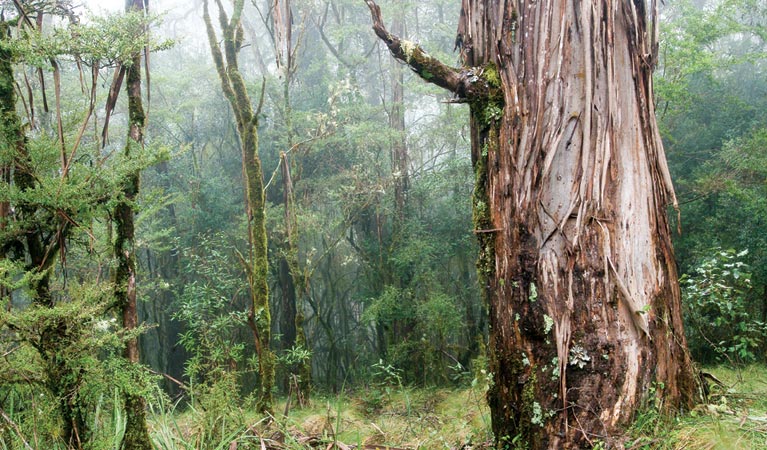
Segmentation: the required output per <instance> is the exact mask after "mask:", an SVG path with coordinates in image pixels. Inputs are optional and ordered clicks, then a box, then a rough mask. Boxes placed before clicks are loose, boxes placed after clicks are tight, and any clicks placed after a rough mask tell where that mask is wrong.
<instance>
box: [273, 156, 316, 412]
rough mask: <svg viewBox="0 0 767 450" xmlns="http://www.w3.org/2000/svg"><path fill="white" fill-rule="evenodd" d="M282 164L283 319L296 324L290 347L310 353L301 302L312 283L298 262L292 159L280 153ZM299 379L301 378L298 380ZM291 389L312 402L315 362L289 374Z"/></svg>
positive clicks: (289, 338) (291, 326) (300, 364)
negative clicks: (284, 288)
mask: <svg viewBox="0 0 767 450" xmlns="http://www.w3.org/2000/svg"><path fill="white" fill-rule="evenodd" d="M280 163H281V166H282V180H283V189H284V191H283V204H284V206H285V241H286V247H287V248H286V249H285V250H286V253H285V255H284V257H283V258H282V261H281V272H282V264H283V262H284V265H285V269H287V274H286V275H287V278H288V280H286V282H285V284H284V285H283V286H285V287H287V288H288V289H290V290H289V291H288V292H283V296H286V297H287V298H283V308H284V310H283V316H284V317H285V318H289V319H292V320H293V323H292V324H291V323H287V321H286V323H285V330H286V331H285V332H284V334H285V336H286V339H287V342H288V343H290V347H294V348H300V349H304V350H309V343H308V342H307V340H306V333H305V332H304V313H303V307H302V305H301V303H300V302H299V300H300V299H301V298H303V296H305V295H307V294H308V290H309V280H308V277H307V275H306V274H305V273H304V271H303V270H301V267H300V265H299V263H298V244H297V241H298V229H297V225H296V212H295V198H294V196H293V180H292V177H291V170H290V160H289V159H288V155H287V154H286V153H285V152H282V153H280ZM296 376H297V379H295V377H296ZM288 378H289V379H288V386H291V384H295V386H293V389H297V390H298V391H297V392H296V395H297V397H298V403H299V406H302V407H303V406H305V404H306V402H307V401H308V400H309V395H310V391H311V382H312V360H311V358H307V359H305V360H303V361H300V362H298V363H297V364H296V366H295V367H292V368H291V374H289V375H288Z"/></svg>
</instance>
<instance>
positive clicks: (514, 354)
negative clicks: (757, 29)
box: [367, 0, 698, 449]
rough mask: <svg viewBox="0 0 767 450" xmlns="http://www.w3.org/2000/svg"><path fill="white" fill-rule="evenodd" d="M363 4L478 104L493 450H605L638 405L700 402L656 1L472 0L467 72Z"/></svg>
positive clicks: (404, 51)
mask: <svg viewBox="0 0 767 450" xmlns="http://www.w3.org/2000/svg"><path fill="white" fill-rule="evenodd" d="M367 3H368V6H369V7H370V9H371V12H372V14H373V21H374V30H375V31H376V34H378V36H379V37H381V39H383V40H384V41H385V42H386V43H387V45H388V46H389V48H390V49H391V51H392V53H393V54H394V56H395V57H397V58H398V59H401V60H403V61H405V62H407V63H408V64H409V65H410V67H411V68H413V70H414V71H416V72H417V73H418V74H419V75H420V76H421V77H422V78H424V79H426V80H428V81H431V82H433V83H435V84H437V85H439V86H442V87H445V88H447V89H449V90H451V91H452V92H454V93H456V95H457V96H458V97H459V98H464V99H466V101H467V102H468V103H469V104H470V105H471V112H472V160H473V162H474V167H475V172H476V185H475V192H474V199H473V200H474V218H475V226H476V230H475V233H476V234H477V236H478V240H479V243H480V261H479V263H478V265H479V271H480V276H481V277H482V278H483V282H484V286H485V290H486V295H487V298H488V301H489V310H490V327H491V328H490V343H489V350H490V356H491V363H490V365H491V367H490V370H491V372H492V374H493V377H494V383H493V385H492V387H491V389H490V392H489V393H488V400H489V403H490V408H491V413H492V422H493V431H494V433H495V438H496V441H497V442H498V444H499V445H503V444H510V442H511V441H515V442H524V443H526V445H528V446H530V447H531V448H536V449H537V448H551V449H555V448H557V449H558V448H579V447H588V446H592V445H593V444H594V443H595V442H596V441H599V440H602V441H606V442H608V443H610V442H611V441H613V440H614V439H617V437H618V436H620V434H621V430H622V427H623V426H625V425H626V424H627V423H628V422H629V421H630V420H631V418H632V417H633V415H634V413H635V412H636V411H637V410H638V409H639V408H640V407H642V406H643V405H647V404H650V403H653V402H654V404H655V405H656V406H658V407H660V408H661V409H663V410H665V411H678V410H679V409H680V408H687V407H690V406H692V404H693V403H694V402H695V401H696V399H697V395H698V380H697V377H696V375H695V373H694V370H693V367H692V365H691V361H690V357H689V354H688V352H687V346H686V342H685V338H684V333H683V329H682V320H681V307H680V293H679V286H678V282H677V273H676V268H675V263H674V255H673V250H672V247H671V239H670V231H669V225H668V219H667V217H666V207H667V205H668V204H675V202H676V199H675V196H674V192H673V187H672V185H671V181H670V177H669V173H668V169H667V167H666V161H665V155H664V152H663V147H662V144H661V141H660V137H659V134H658V127H657V124H656V123H655V116H654V111H653V101H652V78H651V74H652V69H653V62H654V60H655V56H654V54H655V53H654V52H655V49H656V47H657V34H656V30H657V27H656V26H655V20H656V18H657V10H656V8H655V4H654V2H653V3H652V4H651V5H650V8H649V11H648V8H646V5H645V3H644V1H643V0H629V1H613V0H606V1H596V0H591V1H582V2H569V1H565V0H544V1H537V2H533V1H528V0H517V1H476V0H464V1H463V6H462V12H461V19H460V24H459V32H458V39H457V44H458V46H459V48H460V49H461V53H462V58H463V61H464V63H465V66H466V67H465V68H463V69H454V68H450V67H447V66H444V65H442V64H441V63H439V62H438V61H436V60H434V59H433V58H430V57H428V55H426V54H425V52H423V51H422V50H421V49H420V48H418V47H417V46H414V45H413V44H409V43H406V42H402V41H400V40H399V39H398V38H397V37H396V36H392V35H390V34H389V33H388V32H386V29H385V28H384V27H383V23H382V21H381V17H380V11H379V10H378V8H377V6H376V5H375V4H373V3H372V2H371V1H367ZM648 20H651V21H652V22H651V26H648ZM496 88H497V90H496ZM495 93H498V94H499V95H495Z"/></svg>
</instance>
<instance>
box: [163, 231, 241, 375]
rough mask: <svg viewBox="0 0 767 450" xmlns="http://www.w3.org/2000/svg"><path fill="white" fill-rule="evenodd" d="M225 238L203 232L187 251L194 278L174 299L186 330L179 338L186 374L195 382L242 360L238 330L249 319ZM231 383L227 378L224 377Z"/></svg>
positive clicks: (189, 267)
mask: <svg viewBox="0 0 767 450" xmlns="http://www.w3.org/2000/svg"><path fill="white" fill-rule="evenodd" d="M223 242H224V237H223V236H221V235H216V236H213V237H208V236H204V235H201V236H200V237H199V241H198V247H197V248H196V249H189V250H188V251H187V258H188V262H187V267H186V272H187V273H189V274H194V278H195V280H194V281H191V282H189V283H187V284H186V285H185V286H183V289H182V291H181V292H180V293H179V295H178V298H177V301H176V303H177V304H176V312H175V315H174V317H175V319H176V320H178V321H180V322H182V323H183V324H184V326H185V329H186V331H185V332H184V333H183V334H182V335H181V339H180V343H181V345H183V346H184V348H185V349H186V350H187V352H189V354H190V355H191V357H190V359H189V360H188V361H187V363H186V374H187V376H189V378H190V379H191V380H193V382H196V381H199V380H211V379H215V378H216V377H217V376H219V375H222V376H224V378H225V379H228V375H226V373H227V372H228V371H230V370H231V369H232V368H235V369H236V368H238V367H239V366H240V365H241V364H242V363H243V362H245V344H244V343H243V340H242V333H241V331H242V329H243V328H244V327H245V323H246V320H247V306H246V305H247V303H246V302H247V299H246V295H247V292H243V289H244V286H243V281H242V276H241V272H239V271H238V270H232V267H231V265H232V264H236V263H235V262H234V261H233V259H232V256H233V255H232V250H231V249H227V248H226V247H225V246H224V245H222V244H223ZM227 382H229V381H227Z"/></svg>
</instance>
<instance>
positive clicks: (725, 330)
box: [0, 0, 767, 449]
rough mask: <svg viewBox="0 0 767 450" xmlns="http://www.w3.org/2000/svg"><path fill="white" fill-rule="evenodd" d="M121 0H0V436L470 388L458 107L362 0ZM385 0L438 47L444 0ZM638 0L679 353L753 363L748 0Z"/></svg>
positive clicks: (401, 31) (68, 434)
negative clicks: (651, 5)
mask: <svg viewBox="0 0 767 450" xmlns="http://www.w3.org/2000/svg"><path fill="white" fill-rule="evenodd" d="M133 3H134V2H127V6H126V7H125V8H120V10H127V11H128V12H116V11H113V12H107V11H104V10H100V9H99V8H98V7H97V6H96V5H95V3H94V4H93V5H92V6H93V10H92V11H89V10H87V9H85V8H83V7H80V6H79V5H77V4H76V2H70V1H66V0H64V1H61V0H58V1H47V0H25V1H15V0H14V1H3V2H1V3H0V5H1V6H0V7H1V8H2V14H0V39H1V40H0V124H1V126H0V306H2V308H0V309H1V311H0V448H8V449H15V448H62V449H64V448H89V449H90V448H92V449H101V448H152V447H151V446H150V445H152V446H155V448H230V449H231V448H238V447H237V444H233V445H234V446H233V447H232V446H230V443H231V442H237V440H236V439H238V438H241V437H242V436H247V435H250V436H251V437H252V436H253V435H258V432H257V431H256V429H257V427H258V426H267V425H265V422H266V421H265V420H262V418H263V417H270V416H265V415H264V414H270V415H271V416H274V417H278V416H279V415H280V414H282V413H283V412H284V415H288V412H289V411H290V409H291V408H299V407H308V405H309V404H310V403H311V402H312V399H313V398H314V397H315V396H318V395H319V396H327V395H330V396H332V395H342V394H344V393H358V394H359V395H360V397H359V398H360V399H361V400H360V402H361V403H362V409H363V410H364V411H365V412H366V413H367V414H368V417H376V415H377V414H382V413H381V411H382V410H383V408H384V406H385V405H386V404H387V402H388V403H390V402H391V401H392V399H393V398H398V397H396V396H397V395H401V392H407V389H410V388H413V387H418V388H424V389H427V388H428V389H436V388H440V389H442V388H445V389H447V388H449V389H463V388H468V387H469V386H471V387H472V388H474V389H478V390H483V389H486V388H487V387H488V384H491V383H492V374H488V372H487V349H486V344H487V335H488V319H487V306H486V304H485V300H484V298H483V294H482V286H481V285H480V284H481V281H480V280H483V277H482V274H481V273H480V274H479V275H478V269H477V258H478V253H479V251H480V248H479V246H478V245H477V237H478V236H479V237H481V236H482V234H483V233H486V232H487V231H492V230H485V229H482V228H481V227H478V226H477V221H476V217H474V218H473V217H472V196H473V195H474V192H475V191H474V183H475V172H474V170H473V168H472V160H471V155H470V152H469V147H470V128H469V123H470V118H469V109H468V106H467V105H463V104H459V103H457V102H456V99H455V98H454V97H453V96H452V95H451V94H450V93H447V92H445V91H441V90H440V89H438V88H436V87H435V86H433V85H429V84H426V83H424V82H423V81H421V80H420V78H419V77H418V76H417V75H415V74H413V73H411V71H410V70H409V69H408V68H407V67H405V65H403V64H401V63H400V62H398V61H396V60H394V59H392V58H391V57H390V55H389V50H388V49H387V48H386V46H385V45H383V44H381V43H379V42H378V40H377V38H376V37H375V35H374V34H373V32H372V31H371V29H370V26H371V23H370V12H369V10H368V8H367V7H366V5H365V3H364V2H362V1H357V0H355V1H351V0H312V1H301V0H299V1H294V2H290V1H287V0H285V1H279V0H278V1H261V0H251V1H250V2H243V1H241V0H239V1H234V2H231V3H230V2H223V1H218V0H217V1H215V2H209V1H207V0H205V1H192V2H172V1H170V0H155V1H153V2H150V6H151V10H149V11H148V12H147V11H143V10H134V9H133V8H132V5H133ZM138 3H141V4H142V5H145V4H146V3H147V2H138ZM381 7H382V8H383V9H384V10H385V11H387V16H388V17H390V18H391V23H390V24H389V29H390V30H391V31H392V33H395V32H396V33H397V34H398V35H400V36H403V37H406V38H407V39H409V41H408V42H410V41H412V42H417V43H418V45H420V46H421V47H422V48H424V49H428V51H429V53H430V54H431V55H433V56H435V57H437V58H439V59H440V60H442V61H444V62H451V63H454V64H453V65H455V66H458V65H459V63H458V55H457V54H456V53H455V52H454V48H455V47H456V42H455V36H456V26H457V20H458V18H459V15H460V7H461V4H460V2H457V1H445V0H430V1H428V2H411V1H396V2H395V1H382V2H381ZM203 11H205V13H204V12H203ZM238 11H241V14H238ZM660 18H661V23H660V25H659V36H660V48H659V52H658V54H659V61H658V67H657V69H656V73H655V78H654V83H655V102H656V110H657V119H658V122H659V125H660V127H661V134H662V137H663V142H664V145H665V149H666V154H667V156H668V161H669V167H670V170H671V174H672V178H673V181H674V185H675V187H676V190H677V196H678V199H679V204H680V206H679V210H674V209H673V208H669V211H668V213H669V216H670V217H671V218H672V223H673V225H674V228H676V229H677V230H676V231H677V232H675V234H674V245H675V252H676V257H677V268H678V271H679V273H680V274H681V277H680V285H681V288H682V295H683V301H684V305H683V307H684V311H683V312H684V318H685V327H686V330H685V331H686V333H687V338H688V343H689V348H690V352H691V354H692V357H693V359H695V360H696V361H697V362H699V363H700V364H701V365H702V366H705V367H708V366H712V365H717V364H725V365H727V366H730V367H731V368H742V367H744V366H746V365H748V364H764V363H765V360H766V359H767V352H766V351H765V349H766V348H767V233H766V232H765V231H766V230H767V73H766V70H767V53H766V52H767V5H765V3H764V2H763V1H761V0H709V1H705V0H675V1H670V2H667V4H665V5H662V6H661V11H660ZM216 49H218V59H217V58H216ZM212 55H213V57H212ZM131 74H132V75H131ZM235 75H236V76H235ZM421 76H423V75H421ZM131 77H132V78H131ZM136 77H138V78H136ZM131 80H133V81H134V83H135V82H136V80H138V85H136V84H133V85H131ZM240 81H241V83H240V84H238V83H239V82H240ZM131 86H134V90H133V91H132V92H133V93H132V94H131V91H130V87H131ZM136 86H138V88H136ZM135 89H139V91H136V90H135ZM136 92H140V93H141V95H139V96H138V99H139V103H141V99H142V97H143V109H141V111H142V112H141V115H140V116H137V110H136V109H135V108H136V104H135V101H136V100H135V99H136V98H137V97H136ZM138 108H142V106H141V105H138ZM496 113H497V114H501V111H500V110H499V111H496ZM488 114H493V112H492V111H490V112H488ZM136 127H139V128H140V129H141V138H140V139H136V134H135V133H136ZM248 146H250V147H248ZM248 148H251V149H253V151H252V152H251V153H248ZM139 181H140V182H139ZM256 182H257V183H256ZM259 202H260V203H259ZM126 214H127V216H126ZM125 217H130V218H131V220H130V229H131V230H133V229H134V228H135V236H134V235H132V234H131V235H126V234H125V233H126V221H125ZM259 227H260V228H259ZM261 228H263V230H265V233H266V237H265V241H263V239H262V238H261V235H260V234H259V230H260V229H261ZM126 239H127V241H126ZM126 242H127V243H126ZM261 244H265V245H266V247H264V249H263V250H265V251H266V253H265V254H262V253H263V251H262V250H260V249H259V245H261ZM262 257H263V258H262ZM262 260H263V261H262ZM130 261H133V262H130ZM262 262H263V264H262ZM130 264H133V266H131V265H130ZM133 268H135V274H134V275H135V277H133V278H130V277H129V278H125V277H124V275H125V271H126V270H128V272H130V273H132V271H134V269H133ZM481 270H482V268H481V267H480V271H481ZM262 284H263V285H262ZM130 292H135V293H136V296H137V304H136V306H137V308H138V311H137V313H138V326H132V325H131V322H130V320H129V316H128V315H126V314H128V313H126V304H127V303H126V301H127V300H125V299H124V297H125V296H126V295H128V294H129V293H130ZM267 295H268V296H267ZM259 299H263V300H264V302H259ZM126 317H128V319H126ZM264 327H265V328H264ZM136 339H137V340H138V354H139V355H140V363H138V362H137V361H135V360H132V359H131V358H130V355H129V353H130V351H127V352H126V348H128V349H130V348H131V343H132V342H134V341H135V340H136ZM571 354H572V351H571ZM585 358H588V356H585ZM580 362H582V363H584V364H585V363H586V362H588V360H587V359H584V360H583V361H580ZM577 363H578V361H576V364H577ZM717 381H718V380H717ZM397 392H400V394H397ZM272 395H274V396H275V398H276V399H277V400H276V401H274V402H273V400H272V399H271V396H272ZM350 395H351V394H350ZM481 395H482V393H480V394H479V396H480V397H481ZM132 398H133V399H135V398H143V399H145V401H146V402H147V403H148V405H146V408H144V406H143V405H142V409H145V410H146V411H147V412H148V418H147V419H146V420H148V421H149V422H150V423H149V425H147V424H146V423H143V422H142V423H139V424H138V426H140V427H144V429H145V432H146V429H147V427H149V429H150V431H151V432H150V434H149V435H150V436H151V438H152V439H153V443H152V444H149V443H148V442H146V443H144V444H142V443H135V442H133V441H132V439H133V436H135V435H134V434H133V433H132V432H131V431H130V427H131V426H136V424H135V423H134V424H133V425H130V424H131V423H132V422H131V419H130V417H128V420H127V421H126V415H127V416H131V415H132V414H131V409H130V408H129V407H127V406H126V405H129V404H130V399H132ZM323 398H325V397H323ZM285 399H287V401H286V400H285ZM286 402H287V405H286ZM409 402H410V398H409V397H407V399H406V403H407V404H408V405H409ZM291 405H292V406H291ZM648 407H652V405H648ZM321 408H325V405H323V406H321ZM334 408H335V406H331V405H330V403H327V408H325V409H327V414H328V417H330V413H331V410H332V409H334ZM282 409H284V411H282ZM190 411H191V412H192V413H193V414H192V413H190ZM243 411H251V412H252V411H259V413H263V414H261V415H258V416H257V417H256V418H254V417H255V416H252V415H248V414H246V413H244V412H243ZM183 414H192V417H193V419H188V422H185V425H181V426H178V425H176V429H175V431H174V432H177V434H179V435H183V436H184V439H186V441H182V440H181V439H180V438H179V440H178V441H172V440H170V438H168V437H167V436H166V435H164V434H162V433H161V431H162V430H163V428H162V426H160V425H159V424H160V423H164V424H165V425H166V426H168V423H169V422H168V421H172V420H173V419H172V418H170V419H169V417H171V416H174V415H183ZM340 416H341V415H340V414H337V415H336V416H334V417H336V418H337V421H342V419H338V417H340ZM160 418H162V420H161V419H160ZM458 420H460V419H458ZM142 421H143V419H142ZM163 421H164V422H163ZM331 422H332V421H331ZM126 424H129V425H126ZM126 427H127V428H128V430H129V431H128V432H126ZM321 428H322V427H320V430H319V434H322V431H323V430H322V429H321ZM336 429H337V428H336ZM488 429H489V427H487V426H485V430H484V432H485V434H484V435H479V436H474V439H475V443H480V442H483V441H486V440H488V439H491V438H490V436H489V435H488V433H489V432H488ZM166 431H167V430H166ZM283 431H284V430H283ZM762 432H763V433H764V434H767V430H762ZM249 433H250V434H249ZM283 434H289V433H287V432H286V433H283ZM761 436H762V437H761V440H762V442H765V438H764V435H761ZM283 437H284V436H283ZM163 439H168V440H163ZM457 439H458V438H457ZM460 439H468V438H466V437H465V436H462V437H461V438H460ZM264 442H265V441H264V440H263V439H261V440H260V441H259V440H258V439H254V440H251V441H248V440H247V439H245V438H242V441H241V442H240V445H241V447H239V448H251V446H252V448H265V447H264V445H265V444H264ZM282 442H285V440H284V439H283V441H282ZM442 443H443V445H447V446H453V447H460V446H461V445H462V444H468V443H470V442H459V441H458V440H456V441H452V440H450V439H448V437H445V438H444V440H443V441H442ZM302 444H306V445H309V444H308V441H307V442H298V441H295V442H290V445H295V446H299V445H302ZM358 444H359V443H358ZM284 445H288V444H284ZM317 445H319V444H317ZM323 445H325V446H327V443H323ZM514 445H516V446H517V447H514V448H525V447H524V443H518V442H515V443H514ZM595 445H598V443H596V444H595ZM765 445H767V444H765ZM275 448H276V447H275ZM328 448H329V447H328ZM339 448H341V447H339ZM510 448H512V447H510Z"/></svg>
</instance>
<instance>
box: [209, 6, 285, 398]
mask: <svg viewBox="0 0 767 450" xmlns="http://www.w3.org/2000/svg"><path fill="white" fill-rule="evenodd" d="M218 6H219V8H218V13H219V22H220V25H221V29H222V33H223V43H222V45H223V52H222V48H221V47H219V44H218V42H219V41H218V38H217V37H216V33H215V30H214V29H213V23H212V21H211V17H210V13H209V11H208V1H207V0H205V1H204V2H203V7H204V15H203V18H204V20H205V27H206V30H207V34H208V43H209V44H210V50H211V55H212V56H213V62H214V63H215V65H216V71H217V72H218V76H219V79H220V81H221V87H222V89H223V92H224V96H225V97H226V99H227V100H228V101H229V104H230V105H231V107H232V110H233V111H234V115H235V118H236V120H237V133H238V136H239V138H240V149H241V151H242V173H243V178H244V184H245V201H246V204H245V209H246V213H247V215H248V240H249V243H250V263H249V267H248V284H249V287H250V294H251V305H250V311H249V312H248V326H249V327H250V329H251V331H252V333H253V338H254V343H255V347H256V353H257V355H258V374H259V392H258V409H259V410H260V411H262V412H271V409H272V388H273V386H274V364H275V358H274V354H273V353H272V350H271V349H270V348H269V345H270V341H271V330H270V327H271V314H270V311H269V285H268V282H267V276H268V270H269V267H268V262H267V245H266V213H265V210H264V206H265V199H264V181H263V172H262V169H261V160H260V159H259V157H258V130H257V127H258V114H259V110H260V105H259V108H258V110H256V111H254V110H253V106H252V105H251V101H250V96H249V95H248V91H247V88H246V86H245V80H244V79H243V78H242V75H241V74H240V70H239V67H238V60H237V55H238V53H239V51H240V49H241V48H242V39H243V29H242V24H241V23H240V21H241V19H242V9H243V7H244V1H243V0H234V1H233V11H232V16H231V18H229V17H227V14H226V12H225V11H224V9H223V5H222V4H221V3H220V2H219V3H218ZM263 95H264V93H263V88H262V92H261V100H263Z"/></svg>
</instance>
